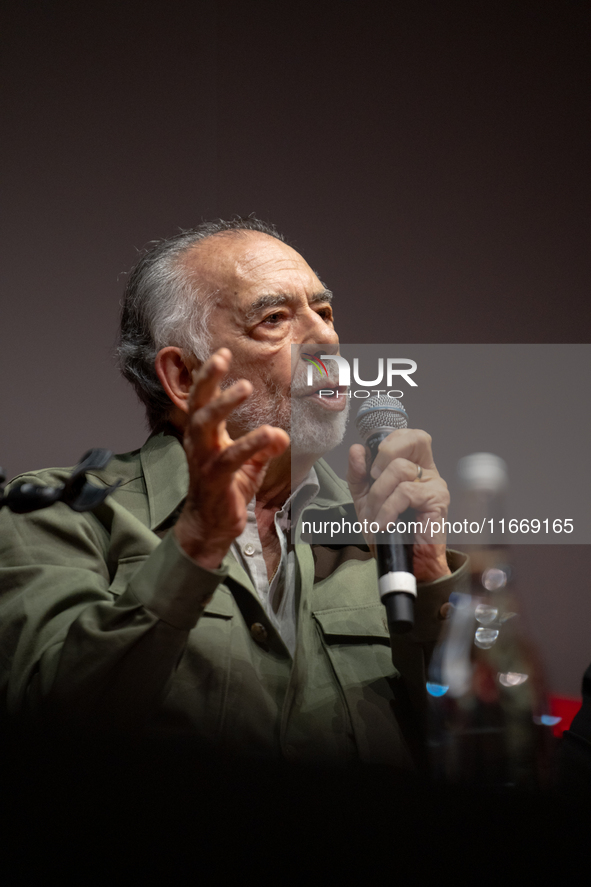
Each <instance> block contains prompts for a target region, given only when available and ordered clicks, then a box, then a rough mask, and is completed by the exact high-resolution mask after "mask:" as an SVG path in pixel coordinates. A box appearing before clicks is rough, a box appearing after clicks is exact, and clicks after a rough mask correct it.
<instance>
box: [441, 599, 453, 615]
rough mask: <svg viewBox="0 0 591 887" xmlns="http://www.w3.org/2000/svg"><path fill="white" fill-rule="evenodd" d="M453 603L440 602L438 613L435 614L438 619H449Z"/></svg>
mask: <svg viewBox="0 0 591 887" xmlns="http://www.w3.org/2000/svg"><path fill="white" fill-rule="evenodd" d="M453 606H454V605H453V604H450V603H449V601H448V602H447V604H442V606H441V607H440V608H439V613H438V614H437V615H438V616H439V618H440V619H449V617H450V616H451V611H452V610H453Z"/></svg>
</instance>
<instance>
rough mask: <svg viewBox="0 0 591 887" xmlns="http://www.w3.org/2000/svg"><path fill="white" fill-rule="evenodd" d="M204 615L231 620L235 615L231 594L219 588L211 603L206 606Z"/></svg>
mask: <svg viewBox="0 0 591 887" xmlns="http://www.w3.org/2000/svg"><path fill="white" fill-rule="evenodd" d="M203 615H204V616H222V617H223V618H224V619H231V618H232V616H233V615H234V600H233V598H232V595H231V594H230V592H229V591H227V590H226V589H225V588H223V587H221V586H218V588H216V590H215V593H214V595H213V597H212V599H211V600H210V602H209V603H208V604H206V605H205V609H204V611H203Z"/></svg>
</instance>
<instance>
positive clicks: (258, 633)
mask: <svg viewBox="0 0 591 887" xmlns="http://www.w3.org/2000/svg"><path fill="white" fill-rule="evenodd" d="M250 633H251V635H252V637H253V639H254V640H255V641H256V642H257V644H264V643H265V641H266V640H267V637H268V634H267V629H266V628H265V626H264V625H261V623H260V622H254V623H253V624H252V625H251V626H250Z"/></svg>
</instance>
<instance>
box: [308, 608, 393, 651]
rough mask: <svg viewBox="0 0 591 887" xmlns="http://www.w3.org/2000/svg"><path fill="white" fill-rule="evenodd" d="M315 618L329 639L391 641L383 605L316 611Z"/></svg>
mask: <svg viewBox="0 0 591 887" xmlns="http://www.w3.org/2000/svg"><path fill="white" fill-rule="evenodd" d="M313 616H314V618H315V619H316V621H317V622H318V623H319V625H320V627H321V629H322V632H323V634H324V635H325V637H327V638H328V637H333V638H335V637H342V638H347V640H348V641H353V640H354V639H356V638H357V639H358V640H359V641H363V640H365V639H367V638H377V639H378V640H381V641H384V642H386V643H389V641H390V634H389V632H388V623H387V622H386V611H385V609H384V607H383V606H382V604H370V605H368V606H365V607H338V608H336V609H331V610H315V611H314V613H313Z"/></svg>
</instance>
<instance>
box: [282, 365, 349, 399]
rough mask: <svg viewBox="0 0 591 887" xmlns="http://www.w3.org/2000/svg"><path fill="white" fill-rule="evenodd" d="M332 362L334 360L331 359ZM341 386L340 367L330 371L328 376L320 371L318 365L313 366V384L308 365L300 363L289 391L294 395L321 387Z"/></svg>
mask: <svg viewBox="0 0 591 887" xmlns="http://www.w3.org/2000/svg"><path fill="white" fill-rule="evenodd" d="M331 363H332V361H331ZM338 387H339V374H338V369H336V368H335V370H334V371H331V372H329V374H328V376H325V375H323V374H321V373H319V372H318V370H317V369H316V367H314V368H313V374H312V385H311V386H310V385H309V384H308V365H304V364H300V365H299V366H298V367H297V368H296V371H295V373H294V377H293V379H292V382H291V385H290V391H289V393H290V394H291V395H292V396H296V397H297V396H299V395H302V394H310V393H311V392H312V391H317V390H318V389H319V388H338Z"/></svg>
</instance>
